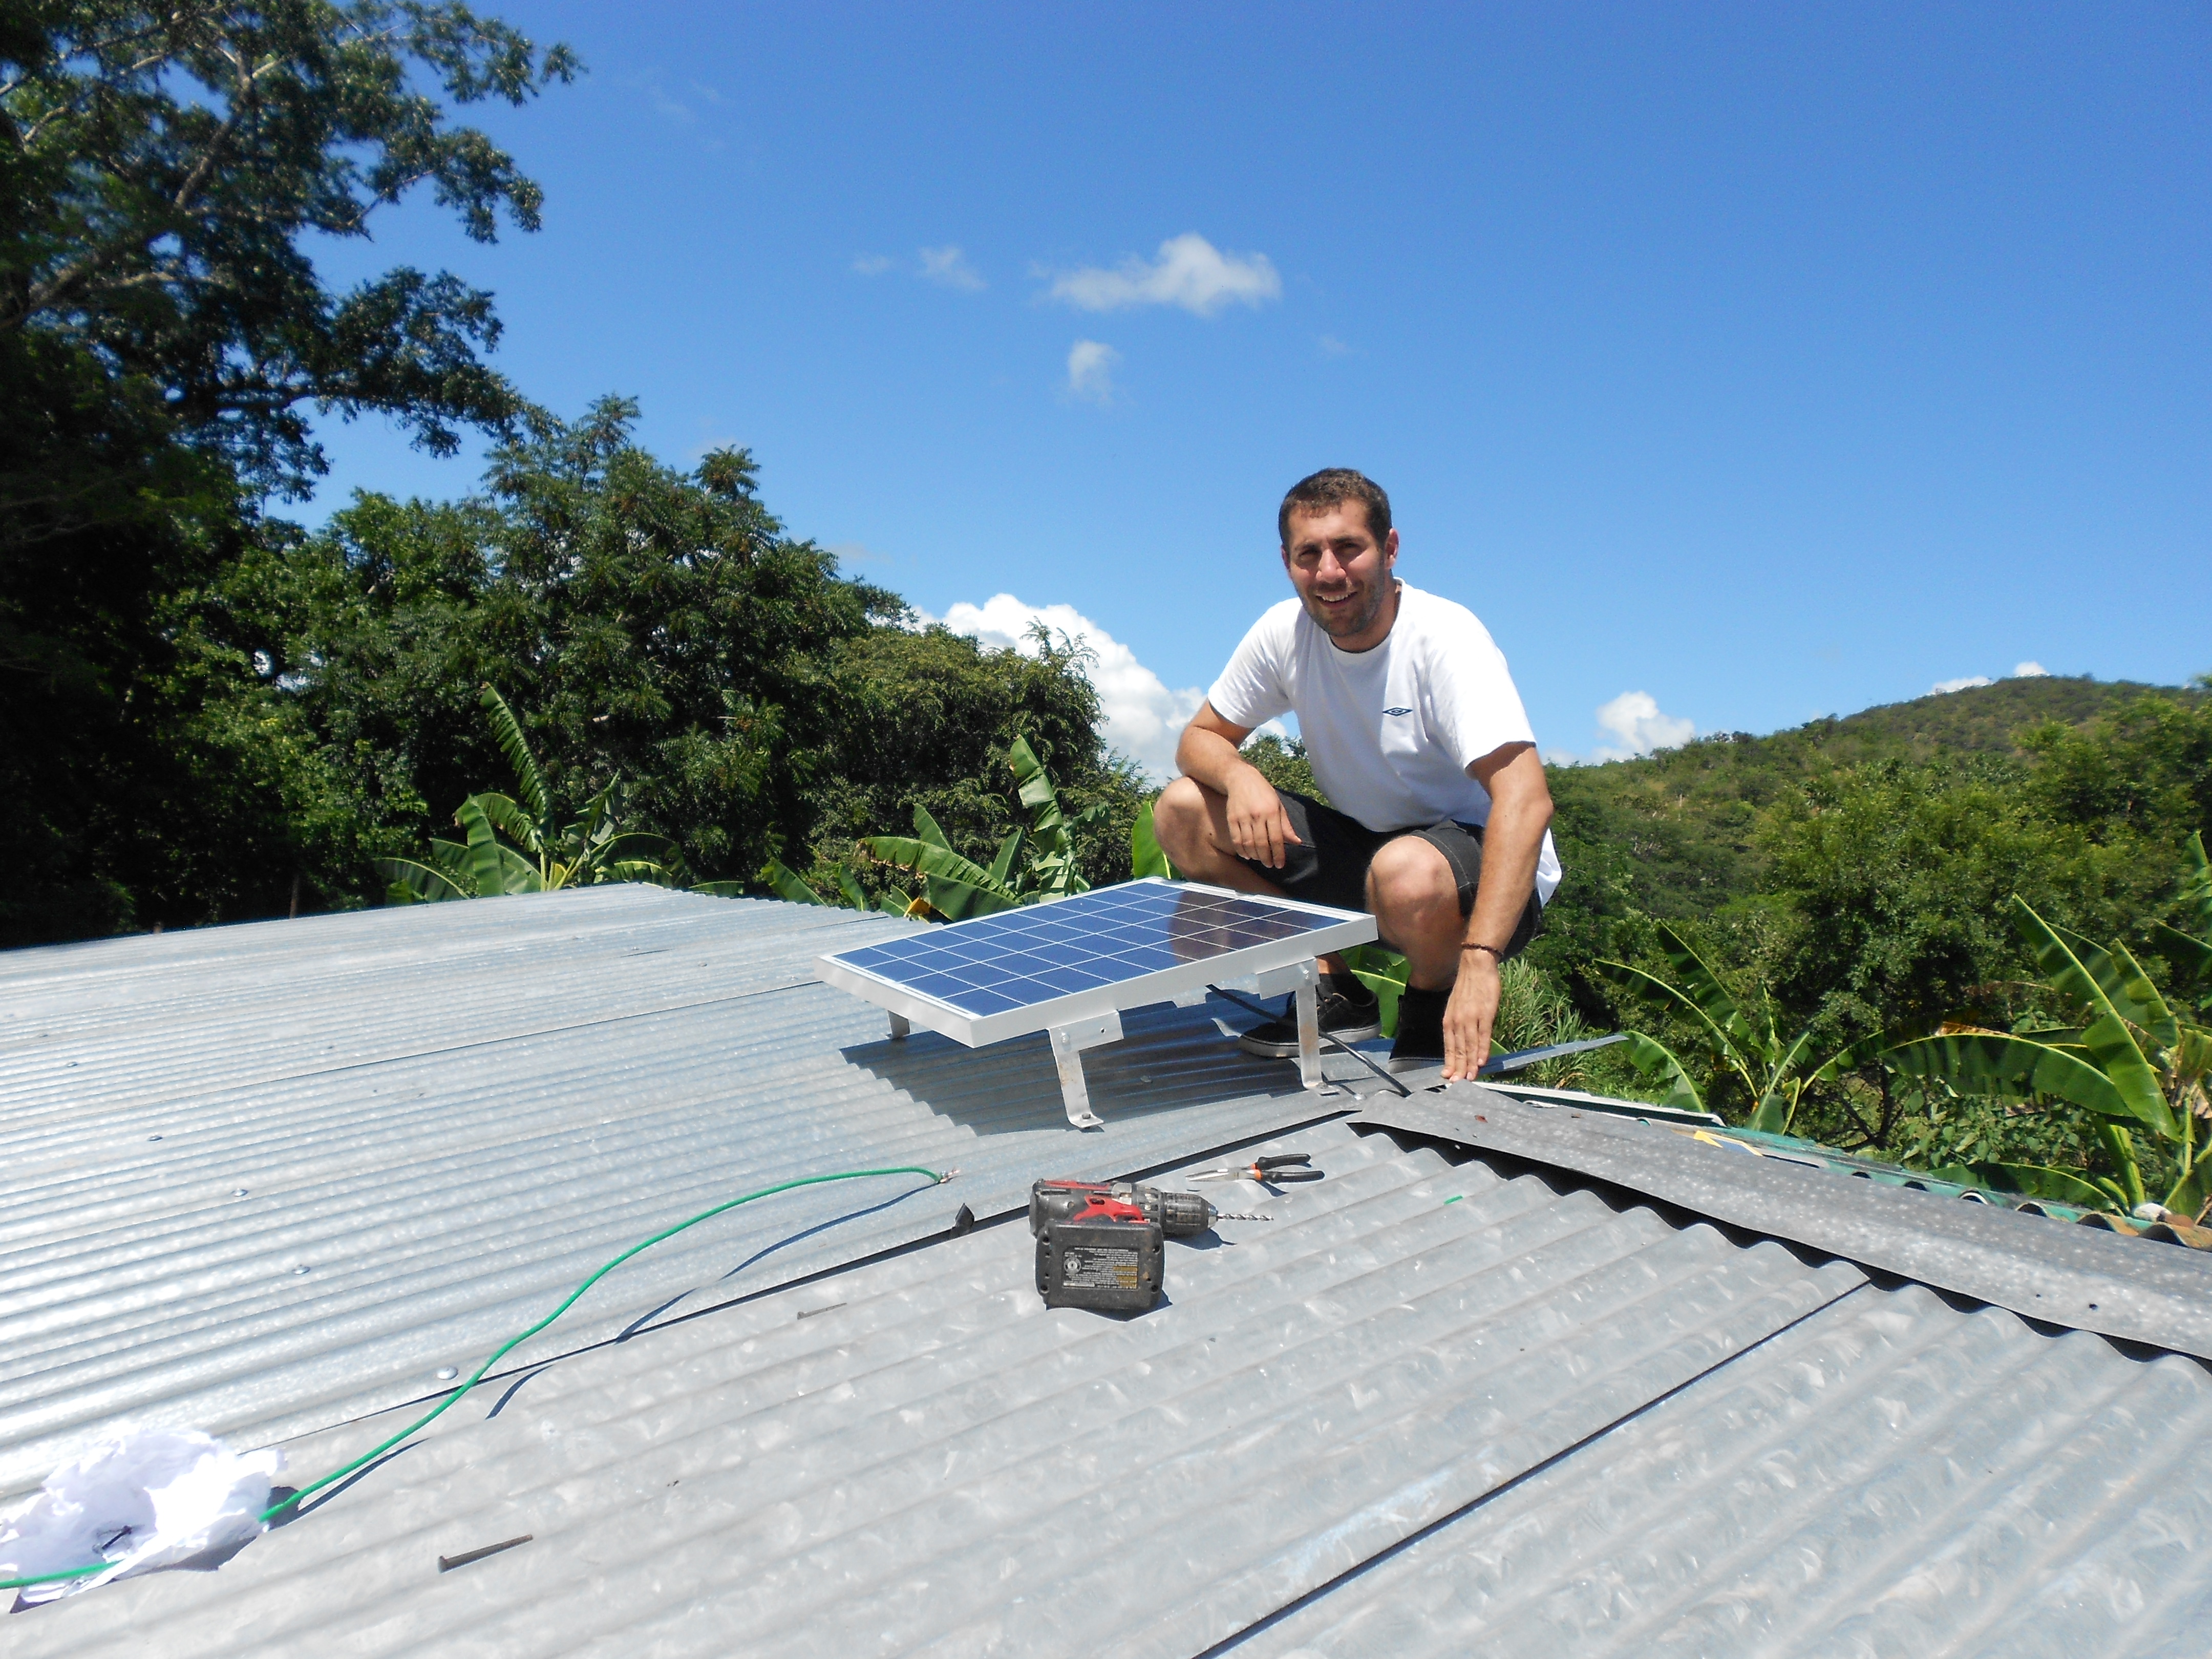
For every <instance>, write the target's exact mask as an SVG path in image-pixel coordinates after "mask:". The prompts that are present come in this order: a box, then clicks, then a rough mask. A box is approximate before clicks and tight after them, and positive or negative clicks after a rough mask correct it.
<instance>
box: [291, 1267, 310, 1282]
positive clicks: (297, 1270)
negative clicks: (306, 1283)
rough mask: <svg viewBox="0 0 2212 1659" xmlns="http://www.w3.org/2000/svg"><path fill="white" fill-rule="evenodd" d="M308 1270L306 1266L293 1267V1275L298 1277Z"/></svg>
mask: <svg viewBox="0 0 2212 1659" xmlns="http://www.w3.org/2000/svg"><path fill="white" fill-rule="evenodd" d="M305 1272H307V1269H306V1268H305V1267H295V1268H293V1269H292V1277H293V1278H295V1279H297V1278H298V1277H299V1276H300V1275H301V1273H305Z"/></svg>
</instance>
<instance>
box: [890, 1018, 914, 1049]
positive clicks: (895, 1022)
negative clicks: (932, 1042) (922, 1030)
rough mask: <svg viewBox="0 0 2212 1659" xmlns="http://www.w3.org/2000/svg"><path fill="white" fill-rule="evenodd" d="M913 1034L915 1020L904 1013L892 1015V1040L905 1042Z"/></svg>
mask: <svg viewBox="0 0 2212 1659" xmlns="http://www.w3.org/2000/svg"><path fill="white" fill-rule="evenodd" d="M913 1035H914V1022H913V1021H911V1020H909V1019H908V1018H907V1017H906V1016H905V1015H904V1014H893V1015H892V1016H891V1041H892V1042H905V1041H906V1039H907V1038H908V1037H910V1036H913Z"/></svg>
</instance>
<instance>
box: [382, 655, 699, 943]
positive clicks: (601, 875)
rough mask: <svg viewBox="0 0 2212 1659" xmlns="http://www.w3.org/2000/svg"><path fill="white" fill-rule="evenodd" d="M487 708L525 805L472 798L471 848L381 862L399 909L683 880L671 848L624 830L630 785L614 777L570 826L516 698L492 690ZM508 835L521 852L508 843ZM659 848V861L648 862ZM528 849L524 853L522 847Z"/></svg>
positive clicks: (465, 825) (467, 824)
mask: <svg viewBox="0 0 2212 1659" xmlns="http://www.w3.org/2000/svg"><path fill="white" fill-rule="evenodd" d="M483 709H484V713H485V714H486V716H487V717H488V721H489V725H490V726H491V729H492V732H493V734H494V735H495V738H497V740H498V743H499V746H500V747H501V749H502V750H505V751H506V754H507V763H508V764H509V765H511V766H512V767H513V769H514V778H515V784H516V787H517V789H518V791H519V793H520V794H521V797H522V799H521V800H520V802H517V801H515V800H514V799H512V798H511V797H509V796H506V795H500V794H477V795H471V796H470V797H469V798H468V799H466V800H465V801H463V802H462V803H461V805H460V807H459V810H458V811H456V812H455V813H454V814H453V822H454V823H457V824H459V826H460V827H461V828H462V829H465V830H466V831H467V832H468V842H467V844H466V845H461V844H459V843H457V842H450V841H433V842H431V843H430V856H429V859H428V861H427V862H426V861H424V860H419V859H380V860H377V866H376V867H377V869H378V871H379V872H380V873H381V874H382V875H383V876H384V877H385V878H386V879H387V880H388V881H390V882H391V884H392V885H391V887H390V889H389V890H388V892H387V894H386V896H387V898H388V900H389V902H392V903H393V904H413V903H418V902H428V901H435V900H441V899H465V898H491V897H495V896H498V895H501V894H504V893H544V892H552V891H554V890H557V889H559V888H563V887H588V886H593V885H596V884H599V883H600V882H606V881H649V882H654V883H659V884H667V883H669V882H671V881H673V880H674V879H675V878H676V876H675V872H674V871H673V870H671V868H670V867H669V866H668V864H667V862H666V861H665V860H668V859H669V858H670V856H671V854H670V853H669V851H668V850H667V848H668V843H667V842H666V840H665V838H664V837H662V836H655V835H651V834H648V833H647V832H645V831H643V830H635V829H623V828H621V823H622V816H623V799H622V796H623V787H622V781H621V780H620V779H611V780H610V781H608V782H607V783H606V785H605V787H602V788H601V789H600V790H599V793H597V794H595V795H593V796H592V798H591V799H590V800H588V801H586V803H585V804H584V810H583V815H582V816H581V817H579V818H577V819H576V820H575V821H574V823H568V824H566V825H562V824H561V823H559V821H558V819H557V817H556V814H555V811H554V808H553V794H552V791H551V790H550V789H549V788H548V787H546V783H545V775H544V772H543V771H541V770H540V769H539V768H538V757H536V756H535V755H533V754H532V753H531V751H530V743H529V740H528V739H527V738H525V737H524V736H523V734H522V723H521V722H520V720H516V719H515V718H514V711H513V709H511V708H508V707H507V700H506V699H505V698H504V697H502V696H500V695H499V693H498V692H496V691H495V690H492V689H491V688H490V687H489V686H486V687H485V688H484V690H483ZM501 835H504V836H506V837H507V841H509V842H513V846H507V845H506V844H504V843H502V842H501V841H500V839H499V837H500V836H501ZM635 843H645V844H647V845H649V846H650V848H652V849H653V852H655V853H658V854H659V856H658V857H654V856H648V855H647V854H646V852H645V849H644V848H643V847H638V848H635V850H632V845H633V844H635ZM516 848H520V851H519V852H518V851H517V850H516Z"/></svg>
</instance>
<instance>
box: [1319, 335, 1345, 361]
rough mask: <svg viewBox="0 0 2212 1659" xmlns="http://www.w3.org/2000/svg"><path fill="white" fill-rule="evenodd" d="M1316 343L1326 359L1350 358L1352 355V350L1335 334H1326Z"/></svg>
mask: <svg viewBox="0 0 2212 1659" xmlns="http://www.w3.org/2000/svg"><path fill="white" fill-rule="evenodd" d="M1314 343H1315V344H1316V345H1317V346H1319V347H1320V348H1321V351H1322V356H1324V357H1348V356H1351V355H1352V348H1351V347H1350V346H1348V345H1346V344H1345V343H1344V342H1343V341H1341V340H1340V339H1338V338H1337V337H1336V336H1335V335H1334V334H1324V335H1322V336H1321V337H1319V338H1318V339H1316V341H1315V342H1314Z"/></svg>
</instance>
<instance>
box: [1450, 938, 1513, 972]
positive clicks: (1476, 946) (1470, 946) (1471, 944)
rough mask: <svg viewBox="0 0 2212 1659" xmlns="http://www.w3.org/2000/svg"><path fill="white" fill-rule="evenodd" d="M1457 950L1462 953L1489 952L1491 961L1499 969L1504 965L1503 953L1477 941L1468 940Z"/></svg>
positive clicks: (1496, 948) (1494, 947)
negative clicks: (1496, 964)
mask: <svg viewBox="0 0 2212 1659" xmlns="http://www.w3.org/2000/svg"><path fill="white" fill-rule="evenodd" d="M1459 948H1460V949H1461V950H1462V951H1489V952H1490V955H1491V957H1492V960H1494V961H1495V962H1496V963H1498V966H1499V967H1501V968H1502V967H1504V965H1505V952H1504V951H1501V950H1499V949H1498V947H1497V946H1496V945H1485V944H1483V943H1481V941H1480V940H1478V939H1469V940H1468V941H1467V942H1466V943H1465V944H1464V945H1461V946H1460V947H1459Z"/></svg>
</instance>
